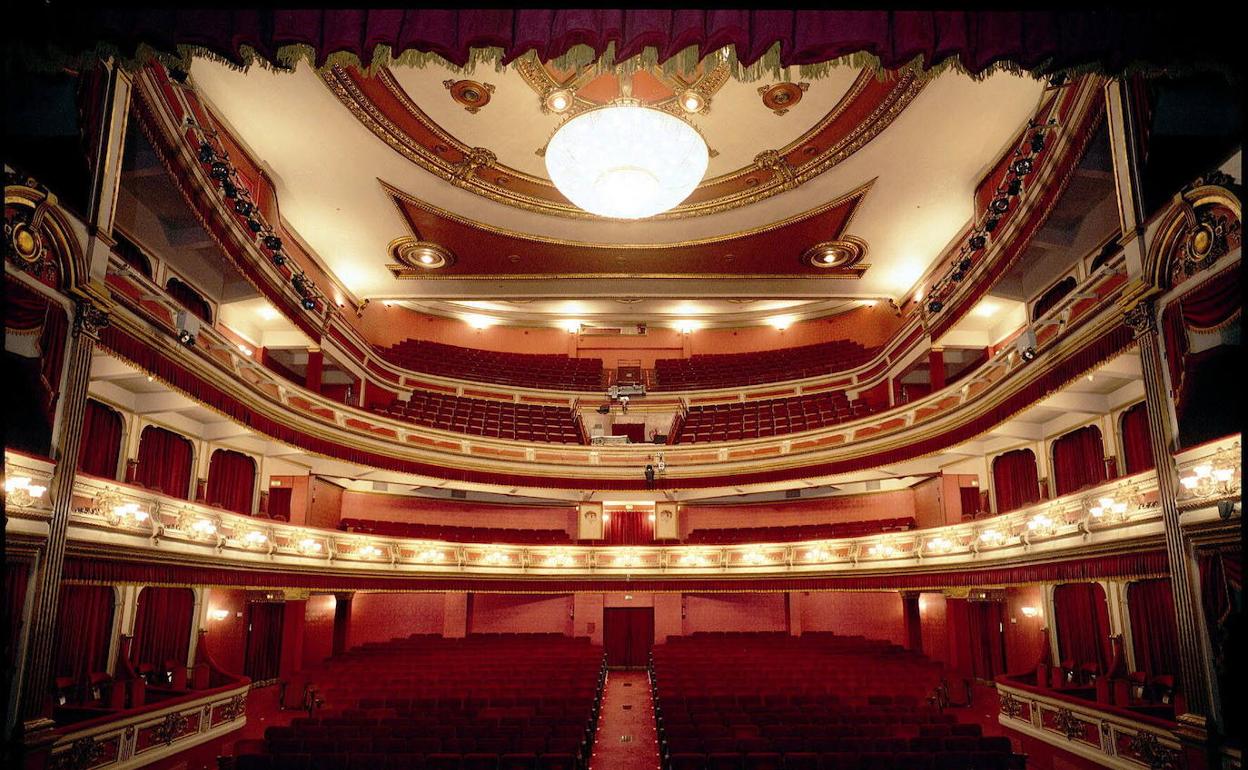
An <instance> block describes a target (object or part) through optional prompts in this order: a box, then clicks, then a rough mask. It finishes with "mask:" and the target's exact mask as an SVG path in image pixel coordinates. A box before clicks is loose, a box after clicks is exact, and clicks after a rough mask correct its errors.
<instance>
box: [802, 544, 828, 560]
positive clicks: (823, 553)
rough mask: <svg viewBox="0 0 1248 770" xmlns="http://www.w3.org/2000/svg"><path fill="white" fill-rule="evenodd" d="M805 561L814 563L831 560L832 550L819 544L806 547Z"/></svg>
mask: <svg viewBox="0 0 1248 770" xmlns="http://www.w3.org/2000/svg"><path fill="white" fill-rule="evenodd" d="M806 561H809V562H815V563H827V562H830V561H832V552H831V551H829V550H828V549H827V548H824V547H823V546H821V545H817V546H815V547H814V548H810V549H807V551H806Z"/></svg>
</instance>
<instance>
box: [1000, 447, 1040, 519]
mask: <svg viewBox="0 0 1248 770" xmlns="http://www.w3.org/2000/svg"><path fill="white" fill-rule="evenodd" d="M992 483H993V488H994V489H995V490H996V492H997V513H1008V512H1010V511H1013V510H1015V509H1017V508H1022V507H1023V506H1024V505H1030V504H1031V503H1035V502H1039V500H1040V474H1039V473H1038V472H1037V470H1036V455H1035V453H1033V452H1032V451H1031V450H1030V449H1015V450H1014V451H1013V452H1006V453H1005V454H1003V455H999V456H998V457H997V459H995V460H993V461H992Z"/></svg>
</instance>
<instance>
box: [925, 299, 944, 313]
mask: <svg viewBox="0 0 1248 770" xmlns="http://www.w3.org/2000/svg"><path fill="white" fill-rule="evenodd" d="M944 309H945V303H943V302H941V301H940V300H938V299H934V300H932V301H931V302H929V303H927V311H928V312H929V313H939V312H940V311H941V310H944Z"/></svg>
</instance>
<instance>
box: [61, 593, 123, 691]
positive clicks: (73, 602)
mask: <svg viewBox="0 0 1248 770" xmlns="http://www.w3.org/2000/svg"><path fill="white" fill-rule="evenodd" d="M112 633H113V588H112V586H84V585H62V586H61V598H60V605H59V606H58V607H57V612H56V638H55V639H54V640H53V643H52V646H53V651H52V677H53V678H54V679H55V678H58V677H72V678H73V680H74V681H75V682H81V681H83V680H85V679H86V678H87V675H88V674H90V673H93V672H95V671H104V670H105V669H107V668H108V648H109V644H110V642H111V641H112Z"/></svg>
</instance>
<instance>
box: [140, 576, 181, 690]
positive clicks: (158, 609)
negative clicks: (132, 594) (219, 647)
mask: <svg viewBox="0 0 1248 770" xmlns="http://www.w3.org/2000/svg"><path fill="white" fill-rule="evenodd" d="M135 610H136V614H135V620H134V641H133V642H132V643H131V645H130V660H131V661H133V662H134V663H135V664H136V665H137V664H139V663H151V664H152V665H154V666H156V668H157V669H158V670H159V669H160V668H161V667H162V666H163V665H164V663H165V661H166V660H176V661H178V662H179V663H184V662H185V661H186V654H187V652H188V651H189V650H190V648H191V622H192V621H193V620H194V617H193V616H194V614H195V594H194V593H193V592H192V591H191V589H189V588H161V587H158V586H147V587H145V588H144V589H143V590H142V591H140V592H139V600H138V603H137V605H136V608H135Z"/></svg>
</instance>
